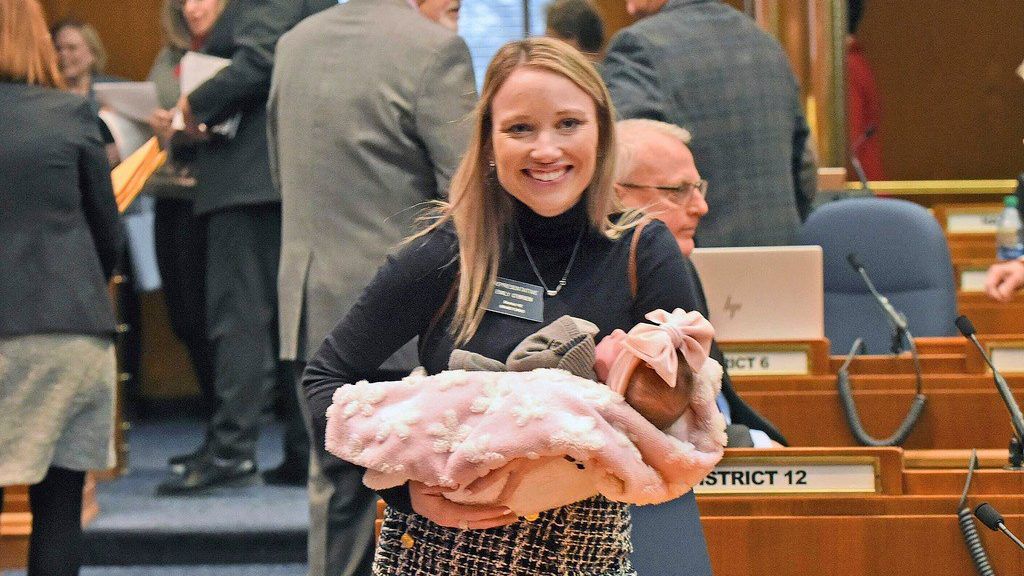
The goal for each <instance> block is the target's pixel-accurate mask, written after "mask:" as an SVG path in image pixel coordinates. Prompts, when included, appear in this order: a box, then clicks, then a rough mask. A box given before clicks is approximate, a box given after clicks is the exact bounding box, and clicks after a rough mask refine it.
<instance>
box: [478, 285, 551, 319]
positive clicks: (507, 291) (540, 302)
mask: <svg viewBox="0 0 1024 576" xmlns="http://www.w3.org/2000/svg"><path fill="white" fill-rule="evenodd" d="M487 310H489V311H491V312H497V313H498V314H505V315H507V316H513V317H515V318H525V319H527V320H531V321H533V322H543V321H544V289H543V288H541V287H540V286H535V285H533V284H527V283H526V282H520V281H518V280H509V279H508V278H498V280H497V281H496V282H495V283H494V295H493V296H491V303H490V304H488V305H487Z"/></svg>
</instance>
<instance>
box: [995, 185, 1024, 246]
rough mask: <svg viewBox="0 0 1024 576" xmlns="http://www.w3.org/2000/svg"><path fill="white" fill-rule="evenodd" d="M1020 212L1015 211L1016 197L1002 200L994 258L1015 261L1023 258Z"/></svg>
mask: <svg viewBox="0 0 1024 576" xmlns="http://www.w3.org/2000/svg"><path fill="white" fill-rule="evenodd" d="M1020 229H1021V223H1020V212H1018V211H1017V197H1016V196H1012V195H1011V196H1007V197H1006V198H1003V213H1002V214H1000V215H999V224H998V225H997V226H996V258H998V259H1000V260H1016V259H1017V258H1020V257H1021V256H1024V243H1021V238H1020Z"/></svg>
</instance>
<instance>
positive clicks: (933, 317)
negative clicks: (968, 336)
mask: <svg viewBox="0 0 1024 576" xmlns="http://www.w3.org/2000/svg"><path fill="white" fill-rule="evenodd" d="M800 243H801V244H805V245H806V244H817V245H820V246H821V247H822V249H823V251H824V258H825V262H824V264H825V335H826V336H828V338H829V340H830V341H831V344H832V353H833V354H846V353H847V352H849V351H850V347H851V346H852V345H853V341H854V340H855V339H856V338H857V337H863V338H864V343H865V344H866V346H867V352H868V353H870V354H884V353H887V352H888V351H889V348H890V346H891V336H890V334H891V330H890V328H889V324H888V322H887V321H886V318H885V316H884V315H883V313H882V310H881V309H880V308H879V306H878V304H876V303H875V301H874V299H873V298H872V297H871V293H870V292H869V291H868V289H867V287H866V286H865V285H864V282H863V280H862V279H861V278H860V275H859V274H857V272H855V271H854V270H853V268H851V267H850V265H849V263H848V262H847V260H846V256H847V254H849V253H851V252H856V253H857V254H858V255H859V256H860V260H861V261H862V262H863V264H864V268H865V270H866V271H867V273H868V275H869V276H870V277H871V280H872V281H873V282H874V284H875V287H876V288H877V289H878V291H879V292H880V293H881V294H882V295H883V296H886V297H888V298H889V300H890V301H891V302H892V304H893V306H894V307H895V308H896V310H898V311H900V312H902V313H903V314H904V315H905V316H906V317H907V325H908V327H909V328H910V332H911V333H912V334H913V335H914V336H952V335H955V334H956V328H955V326H954V325H953V320H954V319H955V318H956V313H957V312H956V286H955V284H954V277H953V265H952V263H951V261H950V258H949V247H948V246H947V244H946V238H945V236H944V235H943V233H942V228H941V227H940V226H939V223H938V222H937V221H936V220H935V218H934V217H933V216H932V215H931V214H930V213H929V212H928V211H927V210H925V209H924V208H922V207H921V206H918V205H917V204H913V203H911V202H906V201H903V200H895V199H885V198H852V199H849V200H840V201H837V202H831V203H828V204H825V205H823V206H821V207H820V208H818V209H817V210H815V211H814V212H812V213H811V215H810V217H808V219H807V222H805V223H804V225H803V228H802V229H801V231H800Z"/></svg>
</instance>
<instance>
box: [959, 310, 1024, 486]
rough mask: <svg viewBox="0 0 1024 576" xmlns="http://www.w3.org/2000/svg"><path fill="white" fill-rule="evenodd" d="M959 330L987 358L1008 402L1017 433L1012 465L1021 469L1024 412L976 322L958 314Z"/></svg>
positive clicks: (1012, 452)
mask: <svg viewBox="0 0 1024 576" xmlns="http://www.w3.org/2000/svg"><path fill="white" fill-rule="evenodd" d="M954 323H955V324H956V328H957V330H959V331H960V333H961V334H963V335H964V338H967V339H968V340H970V341H971V342H973V343H974V347H975V348H977V349H978V353H980V354H981V357H982V358H984V359H985V363H986V364H988V367H989V368H990V369H991V370H992V379H993V380H994V381H995V383H996V389H997V390H999V395H1000V396H1001V397H1002V398H1003V403H1004V404H1006V409H1007V410H1009V412H1010V423H1011V424H1012V425H1013V430H1014V432H1015V433H1016V437H1015V438H1013V439H1011V440H1010V467H1011V468H1016V469H1020V468H1021V467H1022V466H1024V414H1021V411H1020V406H1018V405H1017V400H1016V399H1014V397H1013V393H1012V392H1010V386H1009V385H1008V384H1007V383H1006V379H1005V378H1003V375H1002V374H1000V373H999V370H996V367H995V365H994V364H992V359H991V358H989V356H988V353H986V352H985V348H984V347H983V346H982V345H981V342H978V337H977V336H976V335H975V330H974V324H972V323H971V321H970V319H969V318H967V316H958V317H957V319H956V320H955V322H954Z"/></svg>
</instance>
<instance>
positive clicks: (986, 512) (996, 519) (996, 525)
mask: <svg viewBox="0 0 1024 576" xmlns="http://www.w3.org/2000/svg"><path fill="white" fill-rule="evenodd" d="M974 515H975V516H976V517H977V518H978V520H981V523H982V524H984V525H985V526H988V528H989V529H990V530H992V531H993V532H1002V533H1003V534H1006V536H1007V538H1009V539H1010V540H1013V543H1014V544H1016V545H1017V546H1019V547H1020V549H1021V550H1024V542H1021V541H1020V539H1019V538H1017V537H1016V536H1014V535H1013V532H1010V529H1009V528H1007V527H1006V524H1004V523H1003V515H1002V514H1000V513H999V511H998V510H996V509H995V508H993V507H992V506H991V505H990V504H989V503H988V502H982V503H981V504H978V507H977V508H975V509H974Z"/></svg>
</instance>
